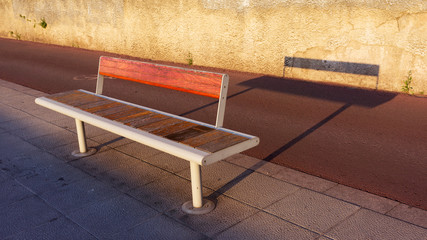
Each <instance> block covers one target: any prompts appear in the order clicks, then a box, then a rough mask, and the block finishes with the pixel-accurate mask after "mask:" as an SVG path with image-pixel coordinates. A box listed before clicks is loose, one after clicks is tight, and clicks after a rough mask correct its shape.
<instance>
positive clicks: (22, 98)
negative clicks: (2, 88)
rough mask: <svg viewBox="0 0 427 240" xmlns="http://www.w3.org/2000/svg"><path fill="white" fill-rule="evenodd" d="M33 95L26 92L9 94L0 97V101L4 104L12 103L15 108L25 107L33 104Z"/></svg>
mask: <svg viewBox="0 0 427 240" xmlns="http://www.w3.org/2000/svg"><path fill="white" fill-rule="evenodd" d="M34 99H35V98H34V97H33V96H29V95H26V94H22V93H18V94H14V95H9V96H8V97H4V98H0V102H2V103H4V104H6V105H9V106H10V105H12V106H14V107H15V108H19V109H22V108H25V107H26V106H31V105H35V103H34Z"/></svg>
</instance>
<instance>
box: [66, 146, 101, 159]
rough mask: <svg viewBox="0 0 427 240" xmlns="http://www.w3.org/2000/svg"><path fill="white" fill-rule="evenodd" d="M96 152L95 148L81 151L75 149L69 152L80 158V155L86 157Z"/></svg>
mask: <svg viewBox="0 0 427 240" xmlns="http://www.w3.org/2000/svg"><path fill="white" fill-rule="evenodd" d="M95 153H96V149H95V148H89V149H88V150H87V151H86V152H84V153H81V152H80V150H75V151H73V152H72V153H71V155H73V156H74V157H77V158H82V157H87V156H90V155H92V154H95Z"/></svg>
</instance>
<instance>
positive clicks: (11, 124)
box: [0, 116, 44, 131]
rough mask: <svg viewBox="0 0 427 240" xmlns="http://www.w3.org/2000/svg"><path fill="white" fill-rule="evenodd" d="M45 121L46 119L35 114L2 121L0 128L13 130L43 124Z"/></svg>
mask: <svg viewBox="0 0 427 240" xmlns="http://www.w3.org/2000/svg"><path fill="white" fill-rule="evenodd" d="M43 123H44V121H42V120H40V119H38V118H35V117H33V116H28V117H24V118H19V119H14V120H10V121H6V122H1V123H0V128H2V129H4V130H5V131H13V130H16V129H22V128H28V127H31V126H35V125H38V124H43Z"/></svg>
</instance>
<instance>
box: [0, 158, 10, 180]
mask: <svg viewBox="0 0 427 240" xmlns="http://www.w3.org/2000/svg"><path fill="white" fill-rule="evenodd" d="M1 161H2V160H1V159H0V162H1ZM10 179H13V178H12V177H10V176H9V175H8V174H6V173H5V172H4V171H3V170H0V183H2V182H4V181H7V180H10Z"/></svg>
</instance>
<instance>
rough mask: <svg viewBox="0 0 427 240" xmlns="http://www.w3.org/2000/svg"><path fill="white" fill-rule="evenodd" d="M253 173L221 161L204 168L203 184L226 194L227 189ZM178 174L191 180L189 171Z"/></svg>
mask: <svg viewBox="0 0 427 240" xmlns="http://www.w3.org/2000/svg"><path fill="white" fill-rule="evenodd" d="M251 173H253V171H252V170H248V169H245V168H242V167H239V166H236V165H234V164H231V163H228V162H224V161H221V162H217V163H214V164H211V165H208V166H204V167H202V184H203V186H206V187H209V188H211V189H214V190H218V189H220V188H222V189H221V192H226V190H227V189H229V188H231V187H232V186H234V185H235V184H237V183H238V182H239V181H240V180H241V179H243V178H244V177H246V176H247V175H249V174H251ZM177 174H178V175H180V176H182V177H184V178H186V179H190V171H188V170H184V171H181V172H179V173H177Z"/></svg>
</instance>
